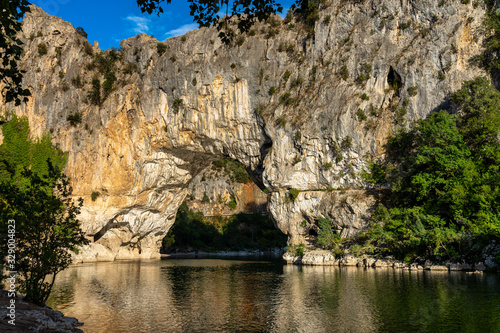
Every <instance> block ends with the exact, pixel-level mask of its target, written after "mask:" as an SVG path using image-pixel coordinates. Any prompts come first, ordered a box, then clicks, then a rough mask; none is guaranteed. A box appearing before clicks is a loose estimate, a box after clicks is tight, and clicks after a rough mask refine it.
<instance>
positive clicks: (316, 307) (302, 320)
mask: <svg viewBox="0 0 500 333" xmlns="http://www.w3.org/2000/svg"><path fill="white" fill-rule="evenodd" d="M356 272H357V269H354V270H351V269H348V268H346V269H339V268H337V267H331V266H305V267H296V266H286V267H285V274H284V275H285V277H284V281H283V283H282V285H281V288H280V292H279V293H278V297H279V298H280V300H281V302H280V303H278V304H277V306H276V313H277V315H276V317H277V318H276V330H277V331H280V332H281V331H299V332H373V331H376V324H375V316H374V313H373V310H374V309H373V305H372V303H371V300H370V297H369V296H368V295H367V294H366V292H365V290H364V288H363V281H362V280H360V279H357V278H356ZM292 309H293V311H291V310H292Z"/></svg>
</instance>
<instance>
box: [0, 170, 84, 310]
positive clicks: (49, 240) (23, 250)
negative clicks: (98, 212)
mask: <svg viewBox="0 0 500 333" xmlns="http://www.w3.org/2000/svg"><path fill="white" fill-rule="evenodd" d="M48 165H49V174H48V175H47V176H39V175H37V174H35V173H34V172H32V171H31V170H27V169H26V170H25V171H24V172H23V176H24V177H25V179H27V181H28V185H27V187H26V189H22V188H20V187H18V186H16V185H15V184H14V183H10V182H2V183H0V221H1V222H0V223H1V228H2V230H1V231H2V233H1V234H2V235H5V234H6V233H7V221H8V220H14V221H15V231H16V233H15V241H16V247H15V263H14V267H9V268H10V269H9V270H15V271H17V273H18V274H19V275H20V276H21V277H22V278H21V279H20V280H19V285H20V291H21V292H22V293H24V294H25V295H26V296H25V300H27V301H30V302H33V303H35V304H38V305H44V304H45V302H46V301H47V298H48V297H49V295H50V292H51V289H52V286H53V285H54V281H55V277H56V275H57V273H59V272H60V271H62V270H63V269H65V268H67V267H68V266H69V264H70V263H71V253H70V251H73V250H75V249H76V246H78V245H82V244H85V243H86V242H87V240H86V239H85V237H84V233H83V231H82V230H81V229H80V228H79V221H78V220H77V219H76V216H77V215H78V214H79V213H80V207H81V206H82V202H83V200H82V199H81V198H80V199H79V200H78V201H77V202H76V203H75V202H74V201H73V200H72V199H71V193H72V188H71V186H70V185H69V181H68V178H67V177H66V176H65V175H64V174H63V173H61V172H59V171H58V170H57V169H56V168H54V167H53V166H52V164H51V163H50V161H48ZM3 244H6V243H3ZM2 250H3V251H5V250H4V249H2ZM1 254H2V255H5V253H1ZM3 257H4V256H2V258H3ZM47 278H48V281H46V279H47Z"/></svg>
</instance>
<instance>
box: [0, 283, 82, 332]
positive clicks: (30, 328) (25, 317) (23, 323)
mask: <svg viewBox="0 0 500 333" xmlns="http://www.w3.org/2000/svg"><path fill="white" fill-rule="evenodd" d="M11 299H13V298H10V297H8V291H7V290H0V318H2V320H1V321H0V332H54V333H56V332H57V333H83V331H82V330H81V329H79V328H78V327H80V326H82V325H83V323H81V322H79V321H78V319H76V318H73V317H66V316H65V315H64V314H63V313H62V312H60V311H55V310H53V309H51V308H50V307H48V306H43V307H42V306H38V305H35V304H32V303H29V302H25V301H24V300H23V296H21V295H16V298H15V303H14V304H15V310H14V311H11V310H10V309H8V306H10V304H11ZM12 312H13V314H15V321H14V323H15V325H12V324H9V321H10V320H12V319H13V316H12V315H11V313H12Z"/></svg>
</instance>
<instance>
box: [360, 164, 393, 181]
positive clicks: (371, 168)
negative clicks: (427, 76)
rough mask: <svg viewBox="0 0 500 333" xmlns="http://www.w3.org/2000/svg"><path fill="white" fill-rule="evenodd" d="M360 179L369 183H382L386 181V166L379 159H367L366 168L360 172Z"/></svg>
mask: <svg viewBox="0 0 500 333" xmlns="http://www.w3.org/2000/svg"><path fill="white" fill-rule="evenodd" d="M361 179H363V181H365V182H367V183H370V184H376V185H384V184H386V183H387V179H386V167H385V166H384V165H383V164H382V162H380V161H379V162H373V161H369V162H368V170H363V171H362V172H361Z"/></svg>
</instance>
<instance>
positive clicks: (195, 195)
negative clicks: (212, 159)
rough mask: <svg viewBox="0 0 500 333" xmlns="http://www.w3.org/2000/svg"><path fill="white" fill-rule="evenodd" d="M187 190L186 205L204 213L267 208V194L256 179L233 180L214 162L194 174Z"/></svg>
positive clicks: (261, 211)
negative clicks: (256, 182)
mask: <svg viewBox="0 0 500 333" xmlns="http://www.w3.org/2000/svg"><path fill="white" fill-rule="evenodd" d="M188 191H189V194H188V195H187V200H186V202H187V205H188V207H189V208H190V209H192V210H193V211H195V212H202V213H203V215H204V216H216V215H223V216H228V215H234V214H238V213H256V212H259V213H266V212H267V195H266V194H265V193H264V192H262V191H261V190H260V189H259V187H258V186H257V185H256V184H255V183H253V182H248V183H240V182H237V181H234V180H232V179H231V177H230V175H228V174H227V173H226V172H224V170H215V168H214V166H213V165H212V166H211V167H208V168H207V169H205V170H203V171H202V172H200V174H198V175H197V176H196V177H194V178H193V180H192V181H191V182H190V183H189V185H188Z"/></svg>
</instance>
